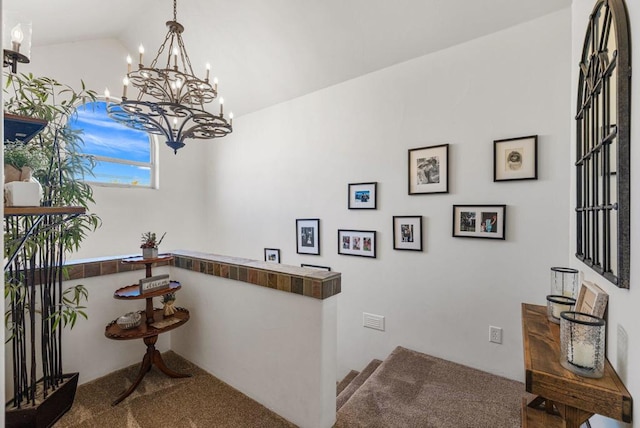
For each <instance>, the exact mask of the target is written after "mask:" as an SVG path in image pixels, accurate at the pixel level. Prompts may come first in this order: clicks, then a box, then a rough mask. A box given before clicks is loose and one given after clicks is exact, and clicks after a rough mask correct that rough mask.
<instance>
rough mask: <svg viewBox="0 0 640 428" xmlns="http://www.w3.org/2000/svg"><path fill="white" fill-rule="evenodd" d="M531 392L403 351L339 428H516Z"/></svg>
mask: <svg viewBox="0 0 640 428" xmlns="http://www.w3.org/2000/svg"><path fill="white" fill-rule="evenodd" d="M524 394H526V393H525V388H524V385H523V384H522V383H520V382H516V381H512V380H509V379H505V378H502V377H499V376H495V375H492V374H489V373H485V372H482V371H479V370H475V369H472V368H470V367H466V366H462V365H460V364H455V363H452V362H450V361H445V360H442V359H439V358H435V357H432V356H430V355H426V354H422V353H419V352H415V351H411V350H409V349H406V348H402V347H398V348H396V349H395V350H394V351H393V352H392V353H391V355H390V356H389V357H388V358H387V359H386V360H385V361H384V362H383V363H382V364H381V365H380V366H379V367H378V369H376V370H375V371H374V372H373V374H372V375H371V376H370V377H369V378H368V379H367V380H366V381H364V383H363V384H362V385H361V386H360V388H359V389H358V390H357V391H356V392H355V393H354V394H353V395H352V396H351V398H350V399H349V400H348V401H347V402H346V403H345V404H344V405H343V406H342V408H341V409H340V412H338V417H337V422H336V425H335V428H354V427H368V428H377V427H379V428H387V427H389V428H391V427H393V428H405V427H406V428H415V427H420V428H460V427H464V428H516V427H520V406H521V403H522V397H523V396H524Z"/></svg>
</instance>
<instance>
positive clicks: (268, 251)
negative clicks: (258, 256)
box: [264, 248, 280, 263]
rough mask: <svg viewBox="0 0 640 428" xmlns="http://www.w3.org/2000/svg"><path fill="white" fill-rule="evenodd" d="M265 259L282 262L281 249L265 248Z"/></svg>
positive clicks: (270, 261)
mask: <svg viewBox="0 0 640 428" xmlns="http://www.w3.org/2000/svg"><path fill="white" fill-rule="evenodd" d="M264 261H265V262H269V263H280V249H279V248H265V249H264Z"/></svg>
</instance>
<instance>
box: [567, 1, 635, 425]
mask: <svg viewBox="0 0 640 428" xmlns="http://www.w3.org/2000/svg"><path fill="white" fill-rule="evenodd" d="M594 3H595V2H594V1H592V0H573V3H572V7H571V13H572V61H571V64H572V65H574V64H579V62H580V57H581V53H582V44H583V42H584V35H585V32H586V29H587V23H588V22H589V14H590V13H591V11H592V10H593V6H594ZM625 3H626V5H627V10H628V13H629V26H630V32H631V61H632V64H631V68H632V69H635V70H639V69H640V50H638V45H639V44H640V37H638V29H639V27H640V4H638V2H635V1H630V0H627V1H625ZM577 76H578V69H577V66H574V67H572V69H571V78H572V92H571V115H570V117H571V118H573V117H575V111H576V110H575V104H576V103H575V100H576V99H577V96H576V91H577V89H576V88H577ZM638 83H639V82H638V75H636V74H634V76H633V77H632V84H631V113H632V116H631V123H632V125H631V171H632V172H631V181H632V185H631V223H632V224H631V280H630V286H629V289H628V290H625V289H619V288H617V287H616V286H614V285H613V284H611V283H610V282H608V281H607V280H605V279H604V278H602V277H601V276H599V275H598V274H597V273H595V272H594V271H592V270H591V268H589V267H587V266H586V265H584V264H583V263H581V262H580V261H579V260H577V259H576V258H575V257H574V256H573V254H574V253H575V244H574V242H575V212H574V211H573V209H574V208H575V203H574V201H575V188H574V186H575V176H574V175H573V174H572V175H571V179H572V180H571V198H570V200H571V201H572V204H571V207H570V209H569V215H570V217H571V227H570V229H569V230H570V231H571V238H570V245H571V246H570V253H571V254H570V258H571V263H572V265H573V266H574V267H575V268H576V269H580V270H581V271H582V272H584V275H585V279H587V280H590V281H593V282H595V283H596V284H598V285H599V286H600V287H601V288H602V289H604V290H605V291H606V292H607V293H608V294H609V307H608V319H607V336H606V341H607V358H608V359H609V361H610V362H611V364H612V365H613V367H614V369H615V370H616V372H617V373H618V375H619V376H620V378H621V379H622V381H623V382H624V384H625V386H626V387H627V389H628V390H629V392H630V393H631V396H632V397H633V398H634V406H633V415H634V419H635V420H636V421H637V420H638V418H639V417H640V405H638V400H640V366H638V361H640V324H639V323H638V315H637V313H638V307H639V306H640V288H639V287H640V282H639V281H638V279H639V278H640V272H638V269H639V268H640V245H639V244H640V227H638V225H637V222H636V221H635V220H636V219H637V218H638V215H637V213H639V212H640V186H637V185H634V183H633V181H634V180H635V181H636V182H637V179H634V177H637V173H638V171H640V150H639V147H640V128H639V127H638V126H634V125H635V124H636V123H637V118H638V111H639V110H638V109H639V106H640V85H639V84H638ZM634 119H635V120H634ZM571 129H572V136H571V141H572V142H573V141H575V131H574V128H573V127H572V128H571ZM571 149H572V151H571V159H575V147H574V146H573V145H572V147H571ZM619 328H621V329H622V330H624V332H626V335H627V340H626V342H627V346H626V347H625V344H624V339H622V340H621V338H620V337H619V334H618V329H619ZM623 335H624V333H623ZM625 348H626V349H625ZM591 426H593V427H594V428H599V427H622V426H624V427H627V426H640V423H638V422H635V423H634V424H633V425H631V424H624V423H622V422H618V421H614V420H612V419H608V418H604V417H601V416H595V417H593V418H592V419H591Z"/></svg>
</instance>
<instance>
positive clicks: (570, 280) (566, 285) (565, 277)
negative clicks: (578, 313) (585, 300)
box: [551, 267, 579, 299]
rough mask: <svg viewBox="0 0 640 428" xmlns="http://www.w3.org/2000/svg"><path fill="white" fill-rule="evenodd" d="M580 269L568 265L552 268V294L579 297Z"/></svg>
mask: <svg viewBox="0 0 640 428" xmlns="http://www.w3.org/2000/svg"><path fill="white" fill-rule="evenodd" d="M578 274H579V272H578V270H576V269H572V268H566V267H552V268H551V294H554V295H562V296H568V297H573V298H574V299H575V298H577V297H578Z"/></svg>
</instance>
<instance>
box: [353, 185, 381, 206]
mask: <svg viewBox="0 0 640 428" xmlns="http://www.w3.org/2000/svg"><path fill="white" fill-rule="evenodd" d="M377 187H378V183H377V182H373V183H352V184H349V205H348V206H349V209H350V210H375V209H376V201H377V199H378V198H377V192H376V190H377Z"/></svg>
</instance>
